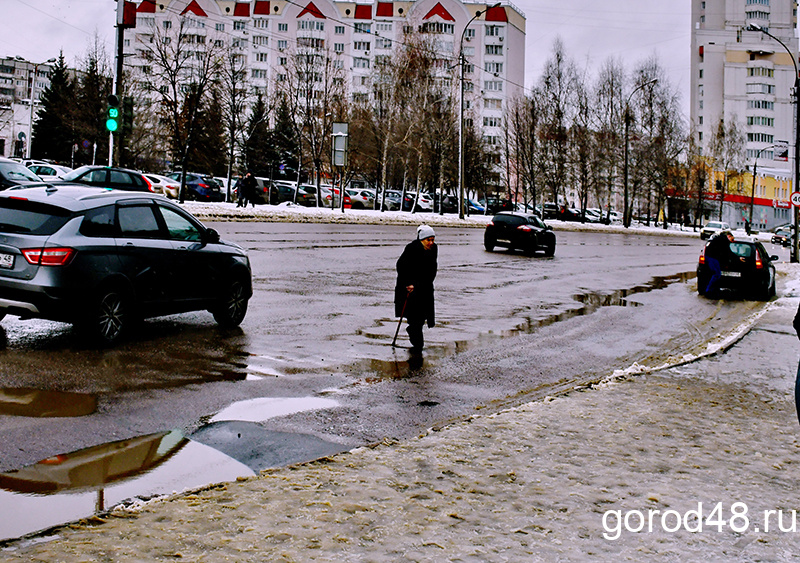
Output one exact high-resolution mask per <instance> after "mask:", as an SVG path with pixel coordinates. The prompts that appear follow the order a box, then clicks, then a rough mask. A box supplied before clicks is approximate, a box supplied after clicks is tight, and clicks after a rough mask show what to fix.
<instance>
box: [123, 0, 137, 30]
mask: <svg viewBox="0 0 800 563" xmlns="http://www.w3.org/2000/svg"><path fill="white" fill-rule="evenodd" d="M122 27H124V28H131V27H136V4H134V3H133V2H128V0H125V4H123V5H122Z"/></svg>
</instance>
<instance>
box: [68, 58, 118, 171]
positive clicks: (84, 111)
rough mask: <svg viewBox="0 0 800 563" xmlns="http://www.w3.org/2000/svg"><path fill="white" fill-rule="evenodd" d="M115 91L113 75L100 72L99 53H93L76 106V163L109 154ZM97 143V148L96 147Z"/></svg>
mask: <svg viewBox="0 0 800 563" xmlns="http://www.w3.org/2000/svg"><path fill="white" fill-rule="evenodd" d="M109 94H111V78H110V77H109V76H103V75H102V74H101V72H100V66H99V60H98V56H97V54H93V53H89V55H88V56H87V58H86V60H85V61H84V68H83V74H82V76H81V78H80V80H79V82H78V87H77V92H76V99H77V101H78V104H77V107H76V108H75V137H76V142H77V143H78V152H77V153H76V154H75V164H76V165H80V164H92V163H96V162H98V158H97V155H103V157H102V158H100V159H99V160H100V161H104V160H105V155H107V154H108V130H107V129H106V117H107V116H106V110H107V107H108V95H109ZM95 147H96V149H95Z"/></svg>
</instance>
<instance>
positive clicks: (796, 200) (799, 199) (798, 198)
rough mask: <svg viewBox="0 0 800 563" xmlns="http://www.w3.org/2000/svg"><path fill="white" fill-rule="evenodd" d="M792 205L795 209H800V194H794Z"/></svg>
mask: <svg viewBox="0 0 800 563" xmlns="http://www.w3.org/2000/svg"><path fill="white" fill-rule="evenodd" d="M791 200H792V205H794V206H795V207H800V192H792V197H791Z"/></svg>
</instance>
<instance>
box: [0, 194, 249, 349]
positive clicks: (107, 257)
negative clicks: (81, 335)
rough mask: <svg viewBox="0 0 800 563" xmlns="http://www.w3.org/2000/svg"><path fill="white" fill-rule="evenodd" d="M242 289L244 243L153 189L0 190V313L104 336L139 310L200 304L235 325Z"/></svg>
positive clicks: (242, 307) (245, 293) (241, 313)
mask: <svg viewBox="0 0 800 563" xmlns="http://www.w3.org/2000/svg"><path fill="white" fill-rule="evenodd" d="M251 295H252V282H251V271H250V261H249V259H248V257H247V255H246V253H245V251H244V250H243V249H242V248H241V247H239V246H237V245H235V244H232V243H227V242H224V241H221V240H220V238H219V234H218V233H217V232H216V231H214V230H213V229H209V228H206V227H205V226H203V225H202V224H201V223H200V222H199V221H198V220H197V219H195V218H194V217H193V216H192V215H190V214H189V213H187V212H186V211H184V210H183V209H182V208H181V207H179V206H177V205H175V204H173V203H171V202H170V201H168V200H167V199H166V198H164V197H162V196H160V195H155V194H148V193H134V192H124V191H117V190H109V191H98V190H97V189H96V188H90V187H86V186H78V185H68V184H61V185H57V186H49V187H36V188H26V189H22V190H12V191H7V192H2V193H0V318H2V317H4V316H5V315H6V314H13V315H18V316H20V317H21V318H44V319H50V320H55V321H64V322H69V323H74V324H77V325H79V326H81V327H83V328H85V329H87V330H88V332H89V333H90V334H91V335H92V336H94V337H95V338H96V339H97V340H98V341H99V343H101V344H113V343H115V342H116V341H118V340H119V339H120V338H121V337H123V336H124V335H125V333H126V332H127V331H128V329H129V328H130V327H131V325H132V324H133V323H135V322H136V321H137V320H138V319H141V318H145V317H154V316H159V315H168V314H173V313H183V312H187V311H197V310H208V311H210V312H211V313H213V315H214V318H215V319H216V321H217V322H218V323H219V324H220V325H223V326H237V325H239V324H240V323H241V322H242V320H244V317H245V314H246V312H247V303H248V300H249V299H250V296H251Z"/></svg>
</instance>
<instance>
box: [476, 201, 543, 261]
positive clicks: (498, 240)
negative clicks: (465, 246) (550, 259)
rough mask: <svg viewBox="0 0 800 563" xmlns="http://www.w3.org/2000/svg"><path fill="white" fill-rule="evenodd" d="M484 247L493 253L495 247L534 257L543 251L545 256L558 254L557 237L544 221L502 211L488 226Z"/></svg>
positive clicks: (484, 236) (484, 237)
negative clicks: (537, 252) (518, 251)
mask: <svg viewBox="0 0 800 563" xmlns="http://www.w3.org/2000/svg"><path fill="white" fill-rule="evenodd" d="M483 246H484V248H486V250H488V251H489V252H491V251H492V250H494V247H495V246H503V247H506V248H508V249H510V250H513V249H519V250H522V251H523V252H525V253H526V254H530V255H533V254H534V253H535V252H536V251H537V250H543V251H544V254H545V256H553V255H554V254H555V253H556V235H555V233H553V231H552V229H551V228H550V227H548V226H547V225H545V224H544V221H542V220H541V219H539V217H538V216H536V215H533V214H531V213H519V212H516V211H501V212H500V213H498V214H497V215H495V216H494V218H493V219H492V221H491V223H489V224H488V225H486V231H485V232H484V234H483Z"/></svg>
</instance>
